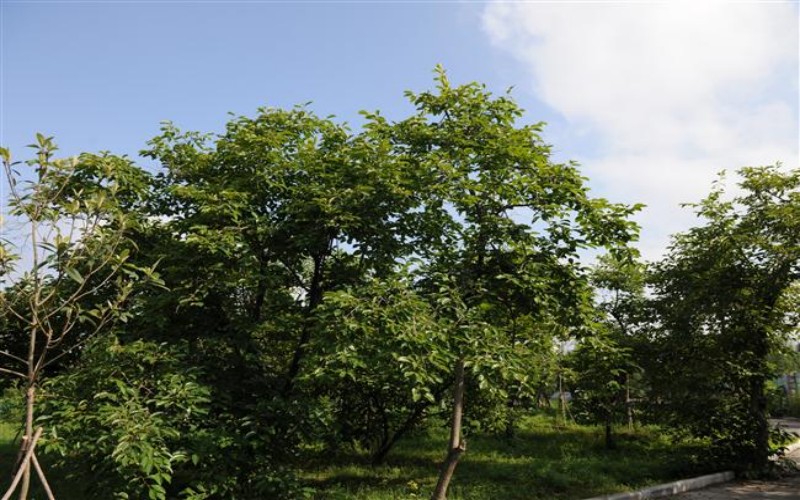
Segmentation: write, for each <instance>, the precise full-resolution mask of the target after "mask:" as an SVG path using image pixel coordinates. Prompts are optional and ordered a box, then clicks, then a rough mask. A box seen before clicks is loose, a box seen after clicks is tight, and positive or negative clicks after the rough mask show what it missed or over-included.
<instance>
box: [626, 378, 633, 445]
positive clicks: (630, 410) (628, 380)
mask: <svg viewBox="0 0 800 500" xmlns="http://www.w3.org/2000/svg"><path fill="white" fill-rule="evenodd" d="M625 411H626V412H627V414H628V430H631V431H632V430H633V402H632V401H631V374H630V373H625Z"/></svg>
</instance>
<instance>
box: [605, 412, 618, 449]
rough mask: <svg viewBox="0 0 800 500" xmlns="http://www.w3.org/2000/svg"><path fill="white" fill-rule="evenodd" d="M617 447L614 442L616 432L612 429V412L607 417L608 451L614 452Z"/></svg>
mask: <svg viewBox="0 0 800 500" xmlns="http://www.w3.org/2000/svg"><path fill="white" fill-rule="evenodd" d="M616 447H617V443H615V442H614V430H613V428H612V422H611V412H610V411H609V412H608V414H607V415H606V449H607V450H613V449H615V448H616Z"/></svg>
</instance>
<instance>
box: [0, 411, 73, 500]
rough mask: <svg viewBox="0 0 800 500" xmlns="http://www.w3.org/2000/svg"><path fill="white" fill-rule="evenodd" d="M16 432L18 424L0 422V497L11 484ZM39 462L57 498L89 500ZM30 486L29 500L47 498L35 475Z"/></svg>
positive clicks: (45, 463) (43, 461)
mask: <svg viewBox="0 0 800 500" xmlns="http://www.w3.org/2000/svg"><path fill="white" fill-rule="evenodd" d="M18 432H19V424H18V423H17V422H9V421H4V420H0V495H1V494H3V493H5V491H6V489H7V488H8V487H9V485H10V484H11V472H12V468H13V467H14V462H15V461H16V459H17V451H18V450H19V439H18V437H19V436H18V435H17V434H18ZM37 457H38V454H37ZM39 461H40V463H41V464H42V468H43V469H44V471H45V474H47V480H48V482H49V483H50V486H51V487H52V488H53V493H54V494H55V495H56V497H57V498H68V499H70V500H89V497H87V496H85V495H84V494H83V493H82V492H81V491H80V490H79V489H78V487H77V485H75V484H70V483H69V482H68V481H65V480H64V478H63V476H62V475H61V474H58V473H57V472H56V471H50V470H49V467H48V463H47V460H46V459H44V458H40V459H39ZM31 484H32V485H33V486H32V487H31V494H30V499H31V500H43V499H45V498H47V497H46V495H45V493H44V490H43V489H42V488H41V486H40V485H39V480H38V478H37V477H36V474H35V473H34V474H33V476H32V477H31ZM13 498H16V497H13Z"/></svg>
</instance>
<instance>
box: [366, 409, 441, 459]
mask: <svg viewBox="0 0 800 500" xmlns="http://www.w3.org/2000/svg"><path fill="white" fill-rule="evenodd" d="M427 407H428V405H425V404H423V405H418V406H417V407H416V408H415V409H414V411H413V412H411V414H410V415H409V416H408V418H406V420H405V422H403V425H401V426H400V427H399V428H398V429H397V430H396V431H395V432H394V433H392V434H391V435H390V436H389V435H387V436H384V439H383V442H382V443H381V444H380V446H379V447H378V449H377V451H376V452H375V453H373V455H372V465H381V464H382V463H384V461H386V457H387V456H388V455H389V452H390V451H391V450H392V448H393V447H394V445H395V444H397V442H398V441H399V440H400V438H401V437H403V436H405V435H406V433H408V431H410V430H411V429H412V428H414V426H415V425H416V424H417V422H418V421H419V419H420V418H421V417H422V414H423V413H424V412H425V408H427Z"/></svg>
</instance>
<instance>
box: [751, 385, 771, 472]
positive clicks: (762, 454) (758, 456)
mask: <svg viewBox="0 0 800 500" xmlns="http://www.w3.org/2000/svg"><path fill="white" fill-rule="evenodd" d="M764 385H765V384H764V378H763V377H761V376H756V377H755V379H754V380H753V381H752V382H751V394H750V397H751V401H750V409H751V412H752V414H753V418H754V419H755V422H756V435H755V447H756V449H755V456H754V457H753V462H754V463H753V465H754V466H755V467H756V469H757V470H764V469H765V468H766V467H767V465H768V464H769V422H767V397H766V395H765V394H764Z"/></svg>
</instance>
